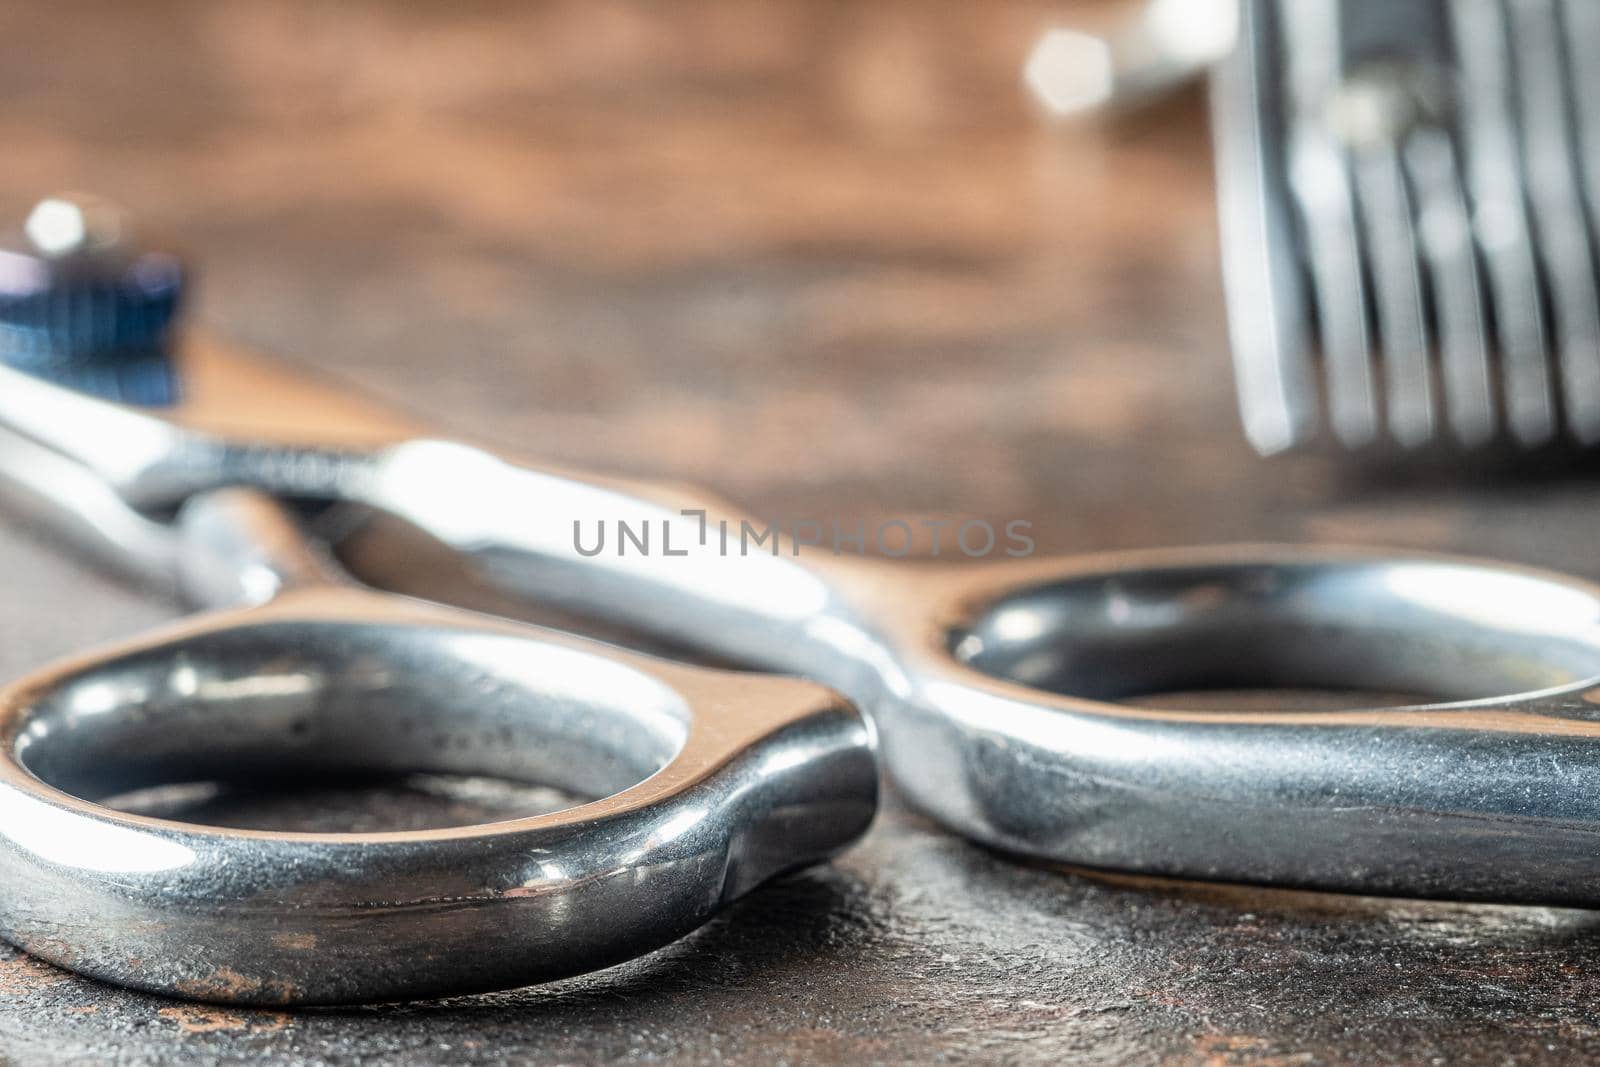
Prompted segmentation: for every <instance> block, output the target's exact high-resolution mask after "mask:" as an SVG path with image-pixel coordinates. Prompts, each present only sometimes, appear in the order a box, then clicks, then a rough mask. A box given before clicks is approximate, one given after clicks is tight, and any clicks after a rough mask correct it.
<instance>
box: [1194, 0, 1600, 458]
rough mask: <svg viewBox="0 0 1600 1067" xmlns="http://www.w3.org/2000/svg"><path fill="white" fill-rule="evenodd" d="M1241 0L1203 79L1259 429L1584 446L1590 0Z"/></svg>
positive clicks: (1411, 441)
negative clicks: (1225, 48)
mask: <svg viewBox="0 0 1600 1067" xmlns="http://www.w3.org/2000/svg"><path fill="white" fill-rule="evenodd" d="M1241 2H1242V6H1243V14H1242V16H1241V38H1240V43H1239V47H1238V48H1237V49H1236V50H1235V53H1234V55H1233V56H1232V57H1231V58H1230V59H1228V60H1226V61H1225V62H1223V63H1222V64H1221V65H1220V67H1219V69H1218V71H1217V72H1216V74H1215V77H1214V80H1213V100H1214V127H1215V134H1216V139H1217V153H1218V173H1219V185H1220V204H1221V216H1222V239H1223V262H1224V272H1225V275H1226V279H1227V283H1228V289H1229V320H1230V328H1231V331H1232V335H1233V347H1234V353H1235V361H1236V366H1237V368H1238V381H1239V391H1240V404H1241V409H1242V411H1243V414H1244V422H1245V428H1246V431H1247V433H1248V434H1249V435H1250V438H1251V440H1252V442H1253V443H1254V444H1255V445H1256V447H1257V448H1258V449H1259V450H1260V451H1262V452H1266V453H1271V452H1276V451H1279V450H1281V449H1284V448H1288V447H1292V446H1294V445H1297V444H1302V443H1306V442H1309V441H1311V440H1313V439H1315V438H1316V436H1317V434H1318V429H1319V427H1318V423H1319V422H1321V421H1322V420H1323V419H1324V418H1325V421H1326V425H1327V427H1328V429H1329V430H1331V432H1332V435H1333V436H1334V437H1335V438H1336V439H1337V440H1338V441H1339V443H1341V444H1343V445H1345V446H1349V447H1364V446H1367V445H1371V444H1377V443H1381V442H1382V441H1384V440H1388V441H1391V442H1393V443H1395V444H1398V445H1400V446H1401V447H1403V448H1416V447H1420V446H1424V445H1428V444H1431V443H1433V442H1436V441H1440V440H1442V439H1444V438H1449V439H1451V440H1452V441H1453V443H1454V444H1455V445H1456V446H1458V447H1464V448H1469V449H1470V448H1477V447H1480V446H1484V445H1489V444H1493V443H1495V442H1499V441H1505V442H1508V443H1510V444H1511V445H1512V446H1514V447H1519V448H1533V447H1540V446H1543V445H1545V444H1548V443H1550V442H1551V441H1553V440H1555V439H1556V438H1557V437H1559V436H1561V435H1562V434H1564V435H1565V437H1566V438H1567V439H1568V440H1569V441H1570V442H1571V443H1572V444H1574V445H1577V446H1581V447H1589V446H1592V445H1594V444H1595V443H1596V442H1597V440H1600V430H1597V426H1600V421H1597V420H1600V415H1597V412H1600V245H1597V243H1596V242H1597V232H1600V231H1597V228H1596V215H1595V203H1596V197H1595V195H1594V189H1595V188H1596V186H1595V181H1594V177H1593V176H1594V175H1595V174H1597V173H1600V159H1597V158H1596V156H1595V151H1594V150H1595V146H1596V144H1597V143H1600V139H1597V138H1596V137H1594V136H1593V133H1594V129H1595V128H1596V124H1597V122H1600V119H1597V118H1596V117H1595V113H1596V112H1597V111H1600V108H1597V107H1596V105H1595V102H1594V94H1592V93H1588V94H1586V93H1585V92H1584V91H1583V90H1584V88H1585V87H1586V86H1587V85H1588V82H1589V81H1590V80H1592V79H1590V78H1589V77H1588V75H1587V74H1586V73H1585V72H1586V70H1587V66H1586V64H1585V63H1584V62H1583V57H1585V56H1587V55H1589V54H1591V53H1592V52H1593V51H1594V50H1595V49H1596V48H1597V47H1600V37H1597V36H1596V34H1597V33H1600V20H1597V19H1596V17H1595V16H1594V15H1593V13H1592V11H1591V8H1592V7H1593V6H1594V5H1593V4H1591V3H1588V2H1587V0H1414V2H1407V3H1400V4H1396V3H1392V2H1390V0H1241ZM1291 216H1292V217H1291ZM1546 308H1548V309H1549V313H1548V316H1547V315H1546V310H1545V309H1546ZM1547 319H1548V321H1547ZM1313 334H1315V335H1316V338H1315V342H1314V343H1313V342H1312V335H1313Z"/></svg>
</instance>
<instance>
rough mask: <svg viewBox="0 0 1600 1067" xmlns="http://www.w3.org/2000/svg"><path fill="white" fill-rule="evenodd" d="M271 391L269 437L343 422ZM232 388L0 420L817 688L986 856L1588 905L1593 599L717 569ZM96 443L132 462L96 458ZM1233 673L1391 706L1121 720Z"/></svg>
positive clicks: (57, 406) (77, 402) (133, 481)
mask: <svg viewBox="0 0 1600 1067" xmlns="http://www.w3.org/2000/svg"><path fill="white" fill-rule="evenodd" d="M234 358H235V357H234V356H232V355H231V354H230V353H228V352H226V351H225V350H223V349H219V348H213V347H210V346H208V345H207V344H205V343H204V342H203V341H196V342H193V343H192V344H191V345H190V347H189V348H188V349H187V351H186V352H184V353H183V354H182V359H183V361H184V365H185V366H188V367H192V368H194V369H195V374H194V380H195V381H196V382H197V383H199V384H200V385H202V386H205V385H206V384H207V383H210V385H211V386H216V385H221V384H225V383H226V382H227V381H228V379H229V377H230V374H231V372H230V371H229V365H230V360H232V359H234ZM263 373H264V372H263V371H261V370H259V369H254V368H253V366H252V369H250V370H248V371H242V372H241V374H249V375H254V376H256V377H257V379H258V380H260V375H261V374H263ZM275 373H276V374H277V375H279V376H280V378H279V379H278V385H277V386H275V390H276V391H277V393H278V395H280V396H288V395H291V394H292V395H293V396H294V402H293V404H292V405H290V406H289V407H288V408H287V409H286V410H288V411H291V412H293V413H294V414H295V415H296V416H297V417H301V418H304V417H305V416H306V415H307V414H308V413H315V412H318V411H332V410H341V411H343V412H345V413H347V414H348V413H352V412H355V411H356V410H357V409H356V407H355V406H354V405H352V404H351V403H350V402H348V401H346V400H343V399H341V398H339V396H338V395H337V394H334V393H330V392H326V391H324V390H322V389H321V388H320V387H318V386H317V385H316V384H315V383H314V382H312V381H310V380H309V379H294V378H292V377H289V376H288V375H287V372H283V371H278V372H275ZM40 390H56V391H55V392H54V393H50V394H49V395H47V396H45V397H44V399H43V400H42V401H41V400H40V399H39V397H40V396H41V394H40ZM255 395H256V394H255V393H254V392H252V391H251V390H239V389H232V390H230V389H227V388H211V387H209V386H207V387H205V388H198V387H197V388H196V389H194V390H192V391H191V392H190V393H189V394H188V400H187V401H186V402H185V404H184V405H183V406H180V407H177V408H174V409H166V410H156V409H132V408H119V409H117V410H115V411H114V412H110V413H109V414H111V415H113V416H114V418H113V419H112V420H111V421H110V422H109V423H108V422H107V421H106V420H105V417H104V416H105V415H106V414H107V412H105V411H104V409H103V404H102V402H100V401H94V400H88V399H85V398H82V397H77V396H74V395H72V394H70V393H68V392H66V391H64V390H60V389H59V388H58V387H54V386H49V385H46V384H44V383H40V382H33V381H30V380H27V379H25V376H21V375H16V374H15V373H14V372H9V371H0V420H3V421H5V422H8V423H10V424H12V425H14V426H21V427H23V428H25V429H27V430H29V431H30V432H33V433H35V434H36V435H42V436H46V437H47V438H48V443H49V445H50V447H51V448H52V449H53V450H54V451H56V452H59V453H64V454H70V455H73V456H75V457H76V458H77V459H78V460H79V461H82V462H87V463H90V464H94V465H98V467H99V469H100V470H101V471H102V473H105V474H106V475H108V476H109V477H111V478H112V479H113V480H114V481H115V482H116V484H118V485H119V486H120V487H121V488H122V490H123V492H124V494H125V495H126V496H127V497H129V498H131V499H138V500H140V501H142V502H144V503H146V504H151V503H158V502H164V503H169V504H170V503H173V502H176V501H180V500H182V499H183V498H184V497H186V496H188V495H191V494H194V493H198V492H203V491H204V490H206V489H208V488H210V487H212V486H214V485H215V484H217V482H218V481H220V480H228V479H233V480H244V481H251V482H254V483H255V484H257V485H260V486H262V487H264V488H267V489H270V490H272V491H274V492H276V493H279V494H286V495H302V496H310V497H334V498H338V499H343V500H347V501H352V502H355V503H358V504H361V505H365V506H368V507H372V508H376V509H380V510H381V511H384V512H386V513H388V514H390V515H392V516H397V517H399V518H400V519H403V520H405V521H407V522H409V523H410V524H412V525H414V526H415V527H417V528H419V529H420V530H422V531H423V532H425V533H426V534H428V535H429V536H430V537H432V538H433V539H435V540H437V541H438V542H440V543H442V544H443V545H444V546H446V547H447V548H448V549H450V550H452V551H453V552H454V553H456V554H458V555H459V557H460V558H461V559H462V560H464V561H465V562H466V563H467V564H469V565H470V566H471V567H472V568H474V569H475V570H476V572H477V574H478V575H479V576H480V577H481V578H482V579H483V580H485V581H487V582H488V583H490V584H491V585H493V586H496V587H498V588H500V589H503V590H506V591H509V592H511V593H513V594H519V595H522V596H526V597H530V598H536V599H537V600H538V601H539V602H540V603H550V604H556V605H560V606H563V607H567V608H571V609H575V610H576V611H579V612H582V613H586V614H588V615H590V616H593V617H596V618H600V619H605V620H609V621H612V622H617V623H622V624H625V625H628V626H632V627H635V628H638V629H642V630H645V631H649V632H653V633H657V634H660V635H663V636H665V637H667V638H669V639H672V640H674V641H676V642H678V643H679V644H680V645H690V646H693V647H695V648H698V649H700V650H703V651H706V652H710V653H713V654H715V655H717V656H720V657H725V658H729V659H734V660H738V661H742V662H745V663H748V664H751V665H754V666H760V667H766V668H769V669H773V670H778V671H783V672H787V673H792V674H798V675H803V676H807V677H811V678H814V679H816V680H818V681H821V682H824V683H826V684H828V685H831V686H833V687H834V688H836V689H839V690H841V691H842V692H845V693H847V694H849V695H850V696H851V697H852V698H853V699H854V700H855V701H856V702H858V703H859V704H860V705H862V706H863V707H865V708H867V709H870V710H871V711H872V713H873V716H874V718H875V720H876V722H877V723H878V726H879V728H880V730H881V731H882V735H883V736H882V750H883V754H884V758H885V760H886V763H887V766H888V770H889V772H890V774H891V775H892V777H893V779H894V781H895V782H896V783H898V785H899V786H900V788H901V789H902V790H903V791H904V792H905V793H906V795H907V796H908V797H909V798H910V799H911V800H912V802H913V803H915V804H916V805H917V806H918V807H919V808H921V809H922V810H923V811H925V812H927V813H929V814H930V815H931V816H933V817H934V818H936V819H938V820H939V821H940V822H942V823H943V824H944V825H946V826H948V827H950V828H952V829H954V830H956V831H957V832H960V833H962V834H965V835H967V836H969V837H971V838H974V839H975V840H979V841H982V842H985V843H988V844H991V845H994V846H997V847H1000V848H1004V849H1007V850H1011V851H1014V852H1017V853H1022V854H1026V855H1030V856H1036V857H1042V858H1047V859H1054V860H1062V861H1068V862H1074V863H1083V864H1092V865H1096V866H1103V867H1109V868H1116V869H1122V870H1134V871H1143V872H1149V873H1155V874H1165V875H1181V876H1188V877H1200V878H1219V879H1230V880H1240V881H1251V882H1272V883H1277V884H1284V885H1294V886H1314V887H1321V888H1330V889H1339V890H1350V891H1360V892H1379V893H1397V894H1419V895H1430V896H1449V897H1458V898H1469V899H1507V900H1530V901H1546V902H1564V903H1574V904H1577V903H1582V904H1597V903H1600V890H1596V888H1595V884H1596V883H1595V878H1594V875H1595V873H1596V870H1597V863H1596V861H1595V859H1594V856H1593V849H1592V841H1593V838H1594V835H1595V833H1596V832H1597V831H1600V801H1597V800H1596V799H1595V798H1597V797H1600V790H1597V789H1595V788H1594V786H1596V785H1600V744H1597V742H1600V723H1597V722H1596V715H1595V714H1594V711H1593V708H1594V704H1593V703H1592V702H1591V699H1590V698H1591V697H1592V696H1594V693H1595V686H1596V685H1597V679H1600V589H1597V588H1596V587H1594V586H1591V585H1588V584H1586V583H1583V582H1579V581H1576V580H1572V579H1567V578H1562V577H1559V576H1554V575H1544V574H1539V573H1536V572H1530V571H1521V570H1516V569H1513V568H1503V567H1497V566H1495V565H1492V564H1486V563H1478V562H1473V561H1463V560H1454V559H1448V558H1433V557H1426V556H1413V555H1395V554H1392V553H1383V552H1375V551H1355V550H1338V549H1328V548H1302V549H1297V548H1282V547H1259V546H1258V547H1250V546H1246V547H1241V548H1232V549H1216V550H1200V551H1176V552H1157V553H1140V554H1131V555H1119V556H1108V557H1102V558H1088V559H1069V560H1044V561H1034V560H1026V561H1015V562H1012V563H1009V564H997V565H972V566H966V567H945V568H925V567H917V566H912V565H905V564H891V563H886V562H881V561H880V562H876V563H873V562H869V561H865V560H846V559H841V558H839V557H836V556H834V555H832V554H831V553H830V552H829V551H828V550H827V549H817V548H810V549H806V550H803V551H801V552H799V553H798V554H795V553H794V551H793V549H792V546H791V545H789V544H788V543H787V542H786V543H784V544H783V545H782V546H781V548H780V550H779V551H777V552H774V553H773V554H771V555H769V554H766V552H765V551H762V552H758V553H755V554H751V555H741V554H739V553H738V551H737V549H735V550H734V551H732V552H730V553H727V554H724V553H723V552H722V551H720V550H719V545H718V540H717V538H716V536H715V535H714V534H713V535H712V536H710V537H707V538H705V539H704V540H702V539H701V537H700V536H699V534H700V529H701V521H702V519H701V517H700V513H704V521H706V522H707V523H708V524H709V526H710V528H711V529H712V530H716V529H717V528H718V523H719V520H726V521H728V523H729V525H730V528H732V529H735V530H736V529H738V528H739V524H740V521H741V520H740V518H739V516H738V515H737V513H736V512H735V511H733V510H731V509H729V508H728V507H727V506H726V505H723V504H720V503H717V502H716V501H714V500H711V499H709V498H706V497H704V496H702V495H701V494H699V493H697V492H695V491H693V490H688V489H684V488H682V487H672V486H651V485H647V484H644V483H627V482H622V481H618V480H605V479H580V478H578V477H575V476H574V475H572V474H570V473H561V472H555V471H550V470H543V469H540V468H537V467H534V466H530V465H527V464H522V463H518V462H514V461H511V460H508V459H506V458H503V457H501V456H499V455H497V454H495V453H493V452H491V451H489V450H487V449H484V448H479V447H476V446H473V445H469V444H464V443H459V442H449V441H443V440H437V439H430V438H411V439H403V438H400V437H398V436H393V437H391V436H389V433H390V428H391V427H393V426H395V425H397V423H396V421H395V420H393V419H392V418H389V417H387V416H386V417H384V418H383V419H382V420H381V421H379V422H375V423H372V424H366V423H363V422H361V421H359V420H358V419H354V418H347V419H346V420H345V421H343V422H340V423H338V424H337V429H338V433H339V434H340V435H341V438H340V440H339V441H338V442H336V447H329V446H328V444H327V442H326V439H325V438H324V437H323V436H322V434H321V432H320V429H321V426H322V422H321V420H319V419H316V418H304V421H303V423H301V424H294V423H289V422H273V421H272V412H271V411H266V412H263V411H260V410H258V409H256V408H254V407H251V406H250V405H251V403H252V402H253V400H254V398H255ZM40 410H49V411H50V412H51V417H50V418H46V419H40V418H38V417H36V413H37V412H38V411H40ZM107 425H112V426H116V427H117V429H116V431H115V432H116V433H118V434H127V435H130V437H131V438H132V439H136V440H143V441H149V442H156V443H158V445H159V447H154V448H150V449H148V450H147V451H142V452H141V451H140V450H139V449H135V448H124V449H114V448H110V447H108V443H107V441H106V439H105V437H104V434H105V432H106V431H105V430H104V429H103V427H105V426H107ZM362 442H368V445H367V446H363V444H362ZM602 519H603V520H605V521H607V522H609V523H613V524H615V523H617V522H619V521H621V522H625V523H627V524H628V525H629V526H630V527H632V528H633V529H635V530H638V529H641V528H645V527H648V528H649V529H651V530H652V531H653V532H652V534H651V537H652V541H653V544H654V545H655V547H656V549H657V551H654V552H638V551H626V552H622V551H618V550H617V549H616V546H615V544H613V545H611V547H610V549H609V550H607V551H603V552H601V553H599V554H595V555H589V554H585V553H584V552H580V551H578V547H577V545H576V544H575V542H574V534H573V524H574V522H578V521H581V522H584V523H593V522H595V521H598V520H602ZM667 543H670V545H671V546H672V549H673V551H672V552H671V553H668V552H666V551H665V548H666V545H667ZM290 603H292V601H290ZM651 669H652V670H658V671H659V670H664V669H666V668H663V667H661V666H659V665H653V666H652V668H651ZM1260 685H1269V686H1276V685H1283V686H1291V687H1294V686H1305V685H1312V686H1333V687H1337V688H1339V689H1342V690H1369V691H1377V692H1384V693H1389V694H1393V693H1395V692H1397V691H1398V692H1399V693H1400V694H1402V695H1401V696H1399V697H1398V698H1396V697H1393V696H1390V697H1388V698H1386V699H1384V700H1378V701H1375V702H1374V703H1375V705H1381V706H1362V705H1363V701H1362V700H1361V698H1359V697H1356V698H1352V699H1351V700H1350V701H1349V703H1350V704H1353V705H1355V706H1354V707H1352V708H1349V709H1348V710H1338V711H1327V712H1316V713H1309V712H1307V713H1292V712H1285V711H1271V710H1268V711H1263V710H1250V708H1249V707H1248V706H1246V705H1245V704H1244V703H1242V702H1241V703H1240V704H1238V705H1237V706H1230V707H1228V708H1227V710H1222V711H1210V712H1196V711H1177V710H1163V709H1155V708H1147V707H1134V706H1130V705H1129V704H1127V703H1125V702H1123V701H1124V700H1125V699H1126V698H1129V697H1133V696H1137V695H1139V694H1141V693H1147V692H1151V691H1160V690H1167V689H1174V688H1176V689H1184V688H1215V687H1218V686H1224V687H1231V686H1238V687H1255V686H1260ZM58 688H59V687H58ZM1397 701H1398V704H1399V705H1400V706H1390V705H1395V704H1396V703H1397ZM1257 706H1259V705H1257Z"/></svg>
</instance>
